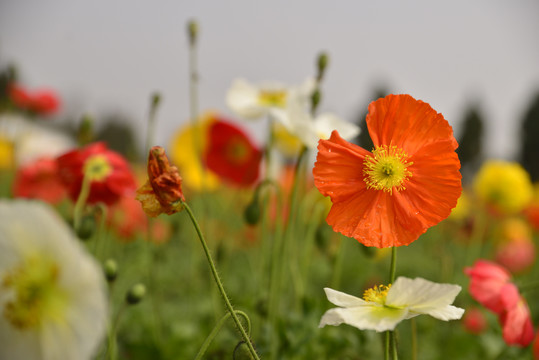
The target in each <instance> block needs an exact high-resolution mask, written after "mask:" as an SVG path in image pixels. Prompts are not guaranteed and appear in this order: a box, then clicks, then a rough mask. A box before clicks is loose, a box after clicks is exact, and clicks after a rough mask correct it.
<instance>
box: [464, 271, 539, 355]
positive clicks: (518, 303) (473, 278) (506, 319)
mask: <svg viewBox="0 0 539 360" xmlns="http://www.w3.org/2000/svg"><path fill="white" fill-rule="evenodd" d="M465 273H466V275H468V276H469V277H470V289H469V290H470V294H471V295H472V297H473V298H474V299H475V300H477V301H478V302H479V303H480V304H481V305H483V306H484V307H486V308H487V309H489V310H491V311H492V312H494V313H495V314H496V315H498V320H499V322H500V324H501V326H502V329H503V338H504V340H505V342H506V343H507V344H509V345H519V346H528V345H529V344H530V343H531V342H532V340H533V338H534V330H533V325H532V322H531V317H530V309H529V308H528V304H527V302H526V300H525V299H524V298H523V297H522V296H521V295H520V293H519V291H518V288H517V287H516V285H515V284H514V283H513V282H511V274H510V273H509V272H508V271H507V270H506V269H505V268H503V267H502V266H500V265H498V264H495V263H492V262H490V261H486V260H477V261H476V262H475V264H474V266H472V267H470V268H466V269H465Z"/></svg>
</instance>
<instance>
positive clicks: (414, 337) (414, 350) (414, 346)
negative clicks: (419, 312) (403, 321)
mask: <svg viewBox="0 0 539 360" xmlns="http://www.w3.org/2000/svg"><path fill="white" fill-rule="evenodd" d="M410 321H411V324H412V360H417V325H416V323H415V319H414V318H412V319H410Z"/></svg>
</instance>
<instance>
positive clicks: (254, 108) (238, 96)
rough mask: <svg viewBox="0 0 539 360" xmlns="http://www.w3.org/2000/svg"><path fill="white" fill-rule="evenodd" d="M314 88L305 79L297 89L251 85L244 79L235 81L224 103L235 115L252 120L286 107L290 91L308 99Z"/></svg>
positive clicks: (272, 84)
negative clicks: (272, 110)
mask: <svg viewBox="0 0 539 360" xmlns="http://www.w3.org/2000/svg"><path fill="white" fill-rule="evenodd" d="M314 88H315V81H314V79H307V80H306V81H305V82H304V83H303V84H301V85H300V86H298V87H288V86H286V85H283V84H280V83H265V84H261V85H253V84H251V83H249V82H247V81H246V80H244V79H236V80H235V81H234V82H233V83H232V86H231V87H230V89H229V90H228V92H227V95H226V103H227V105H228V107H229V108H230V109H231V110H232V111H234V112H235V113H236V114H237V115H239V116H241V117H243V118H245V119H249V120H254V119H258V118H261V117H263V116H265V115H267V114H268V113H269V111H270V110H271V109H276V108H284V107H286V104H287V102H288V99H289V96H290V92H291V91H294V92H296V93H297V94H298V95H299V96H301V97H303V98H304V99H309V97H310V96H311V94H312V92H313V91H314Z"/></svg>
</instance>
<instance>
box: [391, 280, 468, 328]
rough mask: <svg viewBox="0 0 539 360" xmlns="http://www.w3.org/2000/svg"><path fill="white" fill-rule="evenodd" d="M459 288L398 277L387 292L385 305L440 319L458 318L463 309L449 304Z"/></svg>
mask: <svg viewBox="0 0 539 360" xmlns="http://www.w3.org/2000/svg"><path fill="white" fill-rule="evenodd" d="M461 289H462V288H461V287H460V286H458V285H453V284H438V283H434V282H431V281H428V280H425V279H422V278H415V279H409V278H405V277H399V278H398V279H397V280H396V281H395V282H394V283H393V284H392V286H391V288H390V289H389V291H388V293H387V297H386V305H388V306H395V307H408V308H410V312H413V313H418V314H427V315H431V316H433V317H435V318H437V319H440V320H454V319H460V317H461V316H462V314H463V313H464V310H463V309H459V308H456V307H454V306H450V305H451V304H452V303H453V301H454V300H455V298H456V296H457V295H458V293H459V292H460V290H461Z"/></svg>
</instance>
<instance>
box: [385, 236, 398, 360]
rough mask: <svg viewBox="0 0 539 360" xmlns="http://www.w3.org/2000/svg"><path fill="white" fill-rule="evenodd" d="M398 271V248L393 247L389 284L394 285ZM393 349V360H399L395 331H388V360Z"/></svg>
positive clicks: (386, 352)
mask: <svg viewBox="0 0 539 360" xmlns="http://www.w3.org/2000/svg"><path fill="white" fill-rule="evenodd" d="M396 269H397V247H396V246H393V247H392V248H391V264H390V265H389V283H390V284H393V283H394V282H395V272H396ZM390 348H391V354H392V357H393V360H397V359H398V356H397V344H396V341H395V331H386V342H385V354H386V356H387V357H386V360H389V353H390Z"/></svg>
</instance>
